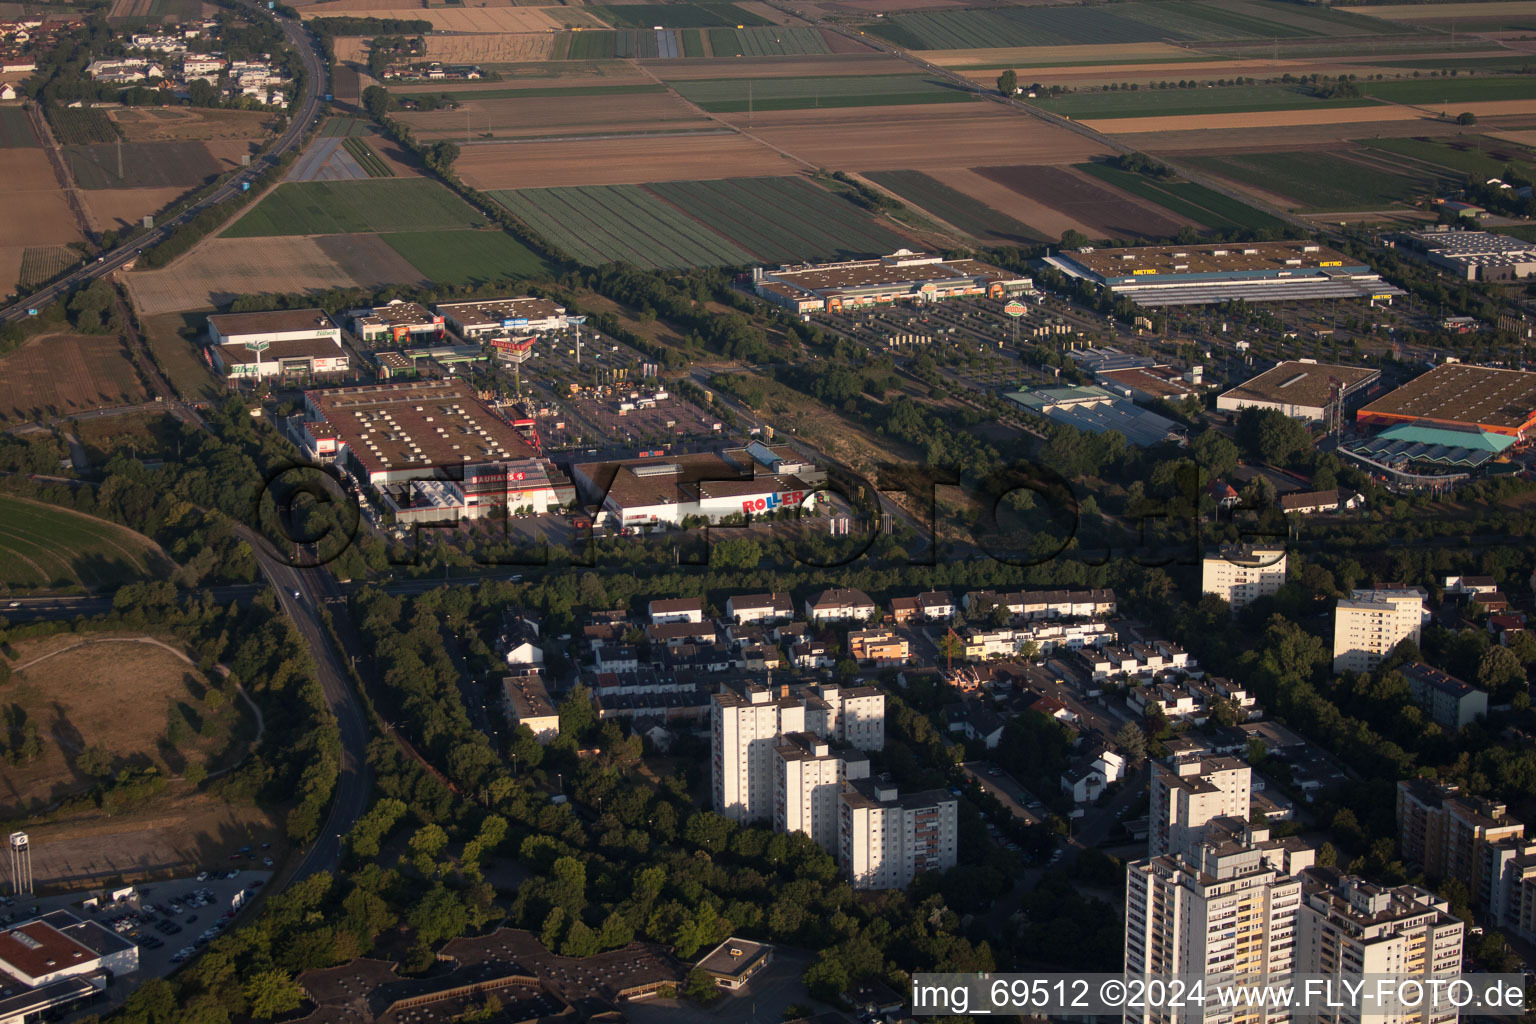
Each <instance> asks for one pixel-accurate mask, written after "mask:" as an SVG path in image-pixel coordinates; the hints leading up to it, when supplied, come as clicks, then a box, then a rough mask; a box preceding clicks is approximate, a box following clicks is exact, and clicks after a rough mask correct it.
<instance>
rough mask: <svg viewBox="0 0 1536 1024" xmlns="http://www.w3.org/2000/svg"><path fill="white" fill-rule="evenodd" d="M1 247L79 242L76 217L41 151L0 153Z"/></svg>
mask: <svg viewBox="0 0 1536 1024" xmlns="http://www.w3.org/2000/svg"><path fill="white" fill-rule="evenodd" d="M0 208H3V209H4V210H5V215H4V216H0V246H11V245H63V244H64V243H66V242H78V241H80V231H79V229H78V228H77V227H76V226H75V215H74V214H73V213H71V212H70V209H69V203H68V202H67V201H66V200H65V198H64V193H63V192H61V191H59V183H58V180H57V179H56V178H55V177H54V176H53V168H52V167H50V166H49V165H48V157H47V155H46V154H45V153H44V152H43V151H42V150H41V149H0Z"/></svg>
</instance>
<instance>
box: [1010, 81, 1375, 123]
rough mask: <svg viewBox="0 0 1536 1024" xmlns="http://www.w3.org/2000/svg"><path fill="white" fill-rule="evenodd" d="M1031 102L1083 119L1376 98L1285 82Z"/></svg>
mask: <svg viewBox="0 0 1536 1024" xmlns="http://www.w3.org/2000/svg"><path fill="white" fill-rule="evenodd" d="M1029 102H1030V103H1033V104H1034V105H1035V106H1037V107H1039V108H1041V109H1042V110H1049V111H1050V112H1051V113H1053V114H1061V115H1063V116H1065V117H1071V118H1075V119H1078V120H1092V119H1095V118H1109V117H1174V116H1180V115H1185V114H1237V113H1247V112H1253V111H1261V110H1297V109H1310V108H1313V107H1369V106H1373V105H1374V101H1372V100H1369V99H1363V98H1358V99H1342V98H1341V99H1330V100H1324V99H1317V98H1316V97H1314V96H1311V95H1309V94H1308V93H1306V92H1304V91H1303V90H1302V89H1301V88H1299V87H1296V86H1285V85H1235V86H1225V87H1221V86H1218V87H1216V88H1214V89H1138V90H1136V91H1135V92H1125V91H1117V92H1082V93H1069V94H1067V95H1065V96H1060V97H1057V98H1055V99H1035V100H1030V101H1029Z"/></svg>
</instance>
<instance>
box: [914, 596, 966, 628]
mask: <svg viewBox="0 0 1536 1024" xmlns="http://www.w3.org/2000/svg"><path fill="white" fill-rule="evenodd" d="M917 604H918V607H919V608H920V609H921V610H922V616H923V618H924V619H925V620H926V621H928V622H949V621H951V620H952V619H954V617H955V612H956V610H957V609H956V608H955V602H954V599H953V598H952V597H950V596H949V591H947V590H930V591H928V592H927V593H925V594H918V595H917Z"/></svg>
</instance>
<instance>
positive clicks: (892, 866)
mask: <svg viewBox="0 0 1536 1024" xmlns="http://www.w3.org/2000/svg"><path fill="white" fill-rule="evenodd" d="M956 808H957V805H956V802H955V798H954V797H953V796H952V795H951V794H950V792H949V791H948V790H945V789H932V790H928V791H926V792H922V793H911V794H908V795H906V796H902V795H900V794H899V793H898V791H897V789H896V787H895V786H894V785H892V784H891V783H888V782H881V781H876V780H872V779H859V780H856V781H850V782H848V783H847V784H845V785H844V786H843V791H842V793H840V794H839V795H838V830H837V834H838V852H839V857H838V860H839V861H840V862H841V863H842V868H843V874H844V876H845V877H846V878H847V879H848V881H849V882H850V883H851V884H852V885H853V887H854V888H855V889H900V888H904V887H905V886H906V885H907V884H908V883H910V882H911V881H912V879H913V878H914V877H916V876H917V875H918V874H920V873H922V872H924V871H944V870H947V869H949V868H952V867H954V866H955V860H956V852H957V851H956V844H957V823H958V816H957V810H956Z"/></svg>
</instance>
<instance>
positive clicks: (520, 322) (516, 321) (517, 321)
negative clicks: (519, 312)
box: [501, 316, 528, 327]
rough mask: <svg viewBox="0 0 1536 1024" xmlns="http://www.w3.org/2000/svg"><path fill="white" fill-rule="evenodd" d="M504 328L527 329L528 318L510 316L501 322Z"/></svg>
mask: <svg viewBox="0 0 1536 1024" xmlns="http://www.w3.org/2000/svg"><path fill="white" fill-rule="evenodd" d="M501 326H503V327H527V326H528V318H527V317H525V316H509V317H506V318H505V319H503V320H502V321H501Z"/></svg>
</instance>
